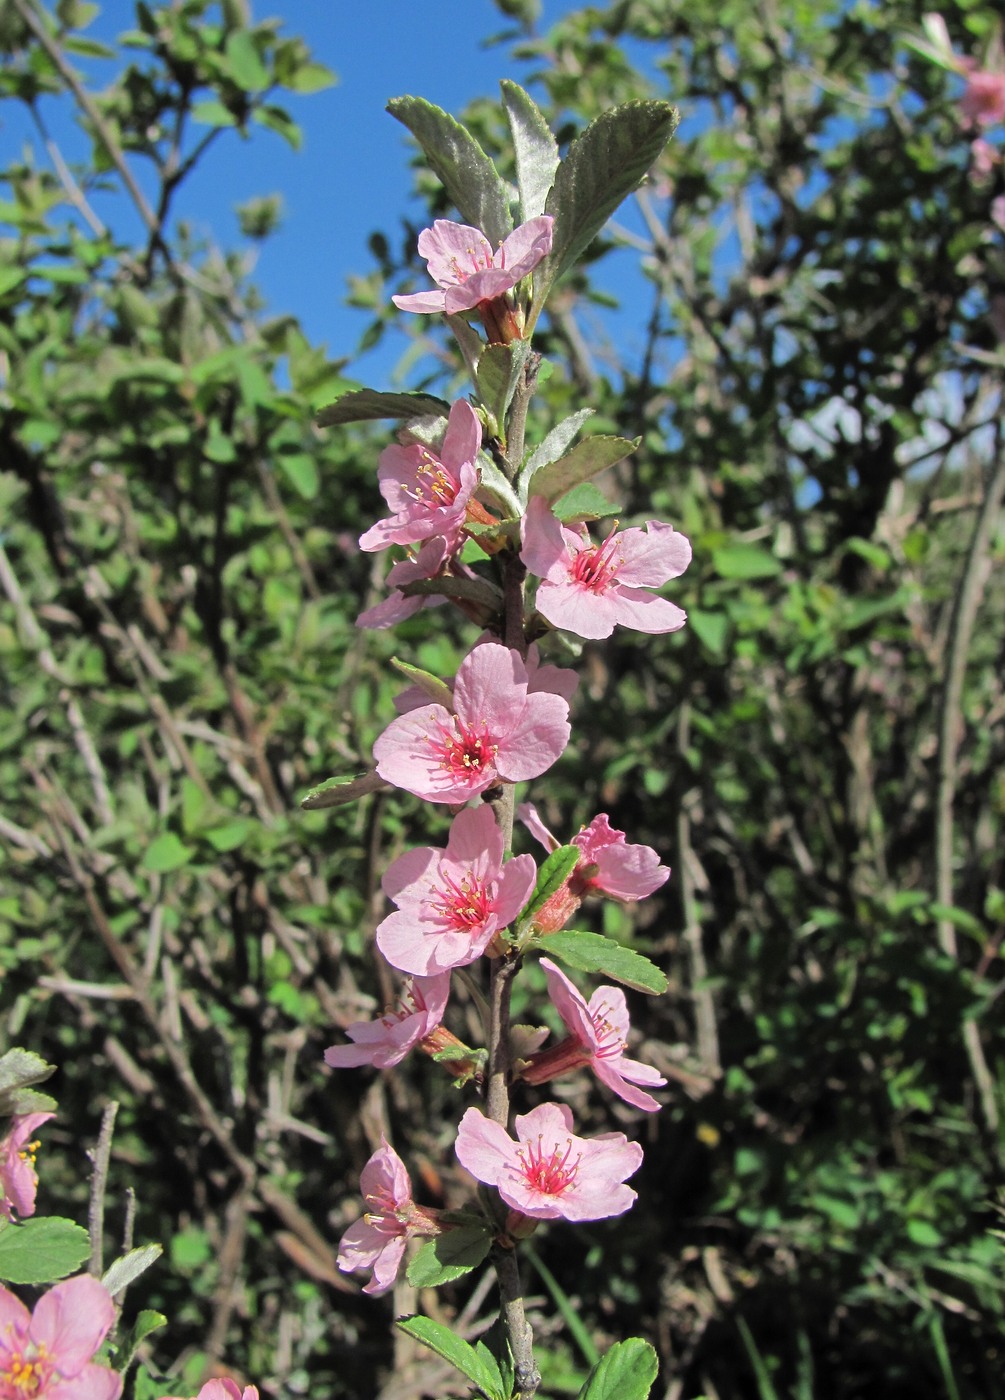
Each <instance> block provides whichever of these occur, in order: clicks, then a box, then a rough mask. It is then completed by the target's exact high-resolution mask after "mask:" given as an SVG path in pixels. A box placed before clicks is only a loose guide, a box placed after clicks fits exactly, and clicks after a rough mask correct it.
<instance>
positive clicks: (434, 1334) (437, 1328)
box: [395, 1317, 496, 1395]
mask: <svg viewBox="0 0 1005 1400" xmlns="http://www.w3.org/2000/svg"><path fill="white" fill-rule="evenodd" d="M395 1326H397V1327H400V1328H401V1330H402V1331H403V1332H404V1333H405V1334H406V1336H409V1337H413V1338H414V1339H415V1340H416V1341H417V1342H420V1343H421V1344H422V1345H423V1346H424V1347H428V1348H429V1350H430V1351H435V1352H436V1354H437V1356H442V1357H443V1359H444V1361H449V1362H450V1364H451V1366H456V1367H457V1369H458V1371H460V1372H461V1374H462V1375H464V1376H467V1378H468V1380H469V1381H474V1383H475V1385H477V1386H478V1387H479V1388H480V1389H481V1390H483V1391H484V1392H485V1394H486V1395H493V1394H495V1393H496V1392H495V1389H494V1386H493V1384H492V1382H493V1379H494V1377H493V1376H492V1375H491V1374H490V1372H489V1370H488V1368H487V1367H486V1365H485V1363H484V1362H483V1361H482V1359H481V1357H480V1356H479V1355H478V1353H477V1352H476V1351H475V1349H474V1347H473V1346H471V1344H470V1343H469V1342H466V1341H465V1340H464V1338H463V1337H458V1336H457V1334H456V1333H455V1332H452V1331H451V1329H450V1328H449V1327H444V1325H443V1323H442V1322H434V1321H433V1319H432V1318H431V1317H399V1318H398V1320H397V1322H396V1323H395Z"/></svg>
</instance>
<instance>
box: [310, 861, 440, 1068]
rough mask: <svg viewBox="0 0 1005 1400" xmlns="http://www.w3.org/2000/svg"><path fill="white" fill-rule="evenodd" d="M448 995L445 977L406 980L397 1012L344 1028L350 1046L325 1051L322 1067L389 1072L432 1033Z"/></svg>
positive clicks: (438, 1021) (334, 1046)
mask: <svg viewBox="0 0 1005 1400" xmlns="http://www.w3.org/2000/svg"><path fill="white" fill-rule="evenodd" d="M385 878H386V877H385ZM449 995H450V974H449V973H444V974H443V975H442V976H438V977H416V978H415V979H414V980H409V981H408V982H407V983H406V984H405V990H404V992H403V994H402V997H401V1001H400V1003H399V1005H398V1009H397V1010H396V1011H389V1012H387V1014H386V1015H384V1016H381V1018H380V1019H379V1020H378V1021H356V1022H354V1024H353V1025H351V1026H347V1027H346V1035H347V1036H348V1037H349V1039H350V1040H351V1041H352V1042H353V1044H351V1045H332V1046H331V1047H330V1048H329V1049H327V1050H326V1051H325V1064H326V1065H331V1066H332V1068H333V1069H355V1068H356V1067H357V1066H358V1065H373V1066H374V1067H375V1068H376V1069H390V1068H391V1066H392V1065H396V1064H398V1063H399V1062H400V1061H401V1060H403V1059H404V1058H405V1056H406V1055H407V1054H408V1052H409V1050H411V1049H412V1047H413V1046H414V1045H417V1044H418V1043H419V1041H420V1040H424V1039H425V1038H426V1036H428V1035H431V1034H432V1033H433V1032H434V1031H435V1030H436V1028H437V1027H438V1026H439V1024H440V1022H441V1021H442V1020H443V1013H444V1011H445V1010H446V1007H447V997H448V996H449Z"/></svg>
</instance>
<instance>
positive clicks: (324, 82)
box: [283, 62, 338, 94]
mask: <svg viewBox="0 0 1005 1400" xmlns="http://www.w3.org/2000/svg"><path fill="white" fill-rule="evenodd" d="M337 81H338V79H337V78H336V77H335V74H334V73H333V72H332V70H331V69H330V68H328V67H326V66H325V64H323V63H314V62H309V63H301V64H300V65H299V67H297V68H295V69H294V70H293V72H292V73H291V74H290V75H289V77H287V78H284V79H283V87H285V88H289V90H290V92H299V93H305V94H306V93H311V92H323V91H324V89H325V88H330V87H333V86H334V84H335V83H336V82H337Z"/></svg>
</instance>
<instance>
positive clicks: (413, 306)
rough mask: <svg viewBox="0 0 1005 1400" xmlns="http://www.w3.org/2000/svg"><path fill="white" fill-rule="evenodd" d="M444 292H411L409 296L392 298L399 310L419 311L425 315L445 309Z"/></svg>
mask: <svg viewBox="0 0 1005 1400" xmlns="http://www.w3.org/2000/svg"><path fill="white" fill-rule="evenodd" d="M444 295H445V294H444V293H443V292H442V291H439V292H410V293H409V294H408V295H407V296H393V297H392V298H391V300H392V301H393V302H394V304H395V306H396V307H397V308H398V310H399V311H417V312H419V313H420V314H423V315H427V316H428V315H435V314H436V313H437V312H438V311H442V310H443V302H444Z"/></svg>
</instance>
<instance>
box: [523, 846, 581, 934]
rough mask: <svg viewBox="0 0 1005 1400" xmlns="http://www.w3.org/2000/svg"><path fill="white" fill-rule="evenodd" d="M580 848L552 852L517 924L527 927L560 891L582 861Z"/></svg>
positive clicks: (572, 847)
mask: <svg viewBox="0 0 1005 1400" xmlns="http://www.w3.org/2000/svg"><path fill="white" fill-rule="evenodd" d="M582 855H583V852H582V851H581V850H580V849H579V847H578V846H559V847H558V848H557V850H554V851H552V852H551V853H550V854H549V855H548V858H547V859H546V860H545V861H544V863H543V864H542V866H541V868H540V870H539V871H538V872H537V884H536V885H535V886H534V893H533V894H532V895H531V897H530V899H529V900H528V902H527V904H526V905H525V906H524V908H523V909H522V910H521V911H520V915H519V917H518V920H517V923H518V925H519V926H526V924H527V923H528V922H529V921H530V919H531V918H532V917H533V915H534V914H536V913H537V911H538V910H539V909H540V908H541V905H542V904H544V902H545V901H546V900H548V899H550V898H551V896H552V895H553V894H555V893H556V891H557V890H560V889H561V888H562V886H563V885H564V884H565V882H566V880H568V878H569V876H570V875H571V874H572V872H573V871H574V870H575V868H576V866H577V865H578V864H579V862H580V860H581V859H582Z"/></svg>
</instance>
